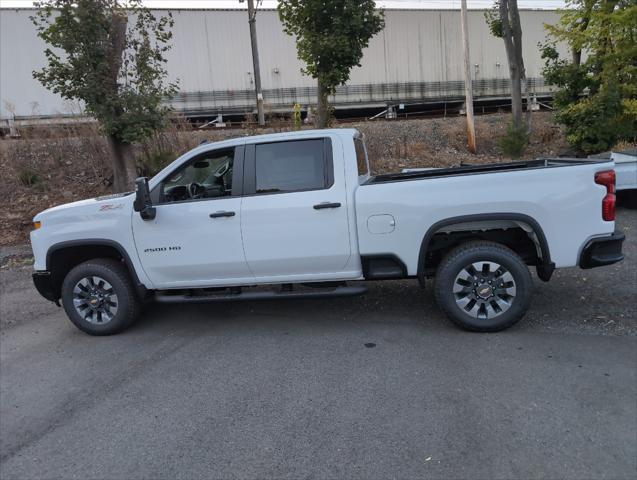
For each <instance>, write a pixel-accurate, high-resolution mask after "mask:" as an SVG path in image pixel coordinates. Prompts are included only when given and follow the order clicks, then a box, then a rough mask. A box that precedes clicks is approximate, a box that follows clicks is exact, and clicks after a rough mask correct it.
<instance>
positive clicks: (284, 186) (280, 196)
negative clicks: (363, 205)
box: [241, 137, 351, 281]
mask: <svg viewBox="0 0 637 480" xmlns="http://www.w3.org/2000/svg"><path fill="white" fill-rule="evenodd" d="M333 141H334V142H336V141H339V142H340V140H338V139H332V138H329V137H325V138H311V139H303V140H298V139H295V140H290V141H280V142H269V143H258V144H251V145H246V163H245V169H244V195H245V196H244V199H243V203H242V207H241V224H242V233H243V244H244V249H245V253H246V260H247V262H248V266H249V267H250V270H251V272H252V273H253V274H254V275H255V277H256V278H257V279H260V280H261V281H265V278H268V279H270V280H271V281H286V280H289V281H295V280H297V281H298V280H301V279H303V278H307V279H308V280H309V279H313V278H311V277H317V276H321V277H324V278H329V275H330V274H335V275H336V274H338V273H339V272H342V271H343V270H344V269H345V267H346V265H347V263H348V260H349V257H350V254H351V246H350V234H349V223H348V213H347V196H346V188H345V174H344V171H343V168H342V161H339V162H335V161H334V159H333V158H332V152H333V151H335V150H336V149H334V148H333V145H332V142H333ZM337 147H339V148H338V149H337V150H336V151H338V152H339V154H340V152H341V151H342V150H341V148H340V145H337ZM335 165H339V166H340V168H336V169H335V168H334V166H335Z"/></svg>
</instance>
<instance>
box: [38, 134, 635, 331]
mask: <svg viewBox="0 0 637 480" xmlns="http://www.w3.org/2000/svg"><path fill="white" fill-rule="evenodd" d="M136 187H137V189H136V192H135V193H134V194H133V193H126V194H121V195H111V196H107V197H100V198H94V199H90V200H83V201H79V202H74V203H70V204H67V205H61V206H58V207H54V208H51V209H49V210H46V211H44V212H42V213H39V214H38V215H36V216H35V218H34V224H35V230H33V231H32V232H31V243H32V245H33V252H34V255H35V273H34V275H33V279H34V282H35V286H36V287H37V289H38V291H39V292H40V293H41V294H42V295H43V296H44V297H45V298H47V299H49V300H51V301H54V302H56V303H58V305H59V300H60V299H61V300H62V304H63V306H64V309H65V310H66V313H67V315H68V316H69V318H70V319H71V321H72V322H73V323H74V324H75V325H76V326H77V327H78V328H80V329H81V330H83V331H85V332H87V333H89V334H93V335H107V334H113V333H116V332H119V331H121V330H123V329H124V328H126V327H127V326H128V325H130V324H131V322H133V320H134V319H135V318H136V316H137V315H138V314H139V312H140V308H141V305H142V304H143V302H144V301H145V300H147V299H154V300H155V301H158V302H209V301H228V300H241V299H260V298H283V297H324V296H331V295H353V294H358V293H362V292H364V291H365V287H364V285H363V284H361V283H356V284H353V285H352V284H350V285H349V286H348V285H347V284H346V282H350V281H359V280H385V279H400V278H417V279H418V280H420V281H421V282H422V283H424V281H425V279H426V278H430V277H435V287H434V288H435V296H436V299H437V302H438V304H439V306H440V308H441V309H442V310H443V311H444V313H445V314H446V315H447V316H448V317H449V318H450V319H451V320H453V321H454V322H456V323H457V324H458V325H460V326H462V327H464V328H466V329H469V330H474V331H497V330H501V329H504V328H506V327H508V326H510V325H512V324H513V323H515V322H516V321H517V320H519V319H520V318H521V317H522V316H523V314H524V312H525V311H526V310H527V308H528V306H529V303H530V301H531V296H532V287H533V280H532V277H531V274H530V272H529V269H528V268H527V265H531V266H535V267H536V270H537V276H538V277H539V278H540V279H541V280H544V281H548V280H549V279H550V277H551V274H552V273H553V270H554V269H555V268H559V267H573V266H580V267H581V268H591V267H596V266H601V265H609V264H612V263H615V262H618V261H620V260H622V258H623V255H622V253H621V246H622V241H623V239H624V236H623V234H621V233H619V232H615V222H614V220H615V194H614V189H615V175H614V171H613V162H612V161H608V160H600V161H591V160H587V161H579V160H576V159H573V160H565V159H539V160H532V161H523V162H514V163H504V164H492V165H475V166H463V167H457V168H445V169H433V170H426V171H417V172H411V173H396V174H387V175H377V176H371V175H370V173H369V162H368V158H367V153H366V150H365V145H364V142H363V137H362V136H361V134H360V133H359V132H358V131H357V130H354V129H333V130H315V131H301V132H294V133H281V134H273V135H262V136H255V137H243V138H236V139H232V140H227V141H223V142H219V143H205V144H202V145H200V146H198V147H197V148H195V149H193V150H192V151H190V152H188V153H186V154H184V155H183V156H181V157H180V158H178V159H177V160H175V161H174V162H173V163H171V164H170V165H169V166H168V167H166V168H165V169H164V170H162V171H161V172H160V173H158V174H157V175H156V176H154V177H153V178H152V179H151V180H147V179H145V178H141V179H138V180H137V182H136ZM266 286H268V287H266Z"/></svg>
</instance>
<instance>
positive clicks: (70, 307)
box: [62, 258, 140, 335]
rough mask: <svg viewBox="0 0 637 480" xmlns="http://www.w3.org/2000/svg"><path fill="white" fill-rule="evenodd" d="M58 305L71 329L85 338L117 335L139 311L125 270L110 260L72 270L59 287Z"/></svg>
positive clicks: (138, 305) (89, 262) (94, 261)
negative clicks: (85, 334)
mask: <svg viewBox="0 0 637 480" xmlns="http://www.w3.org/2000/svg"><path fill="white" fill-rule="evenodd" d="M62 304H63V305H64V310H65V311H66V314H67V315H68V317H69V319H70V320H71V321H72V322H73V323H74V324H75V326H76V327H77V328H79V329H80V330H82V331H83V332H86V333H88V334H89V335H112V334H115V333H119V332H121V331H122V330H124V329H125V328H127V327H128V326H129V325H130V324H131V323H133V321H134V320H135V318H137V315H138V314H139V310H140V302H139V300H138V298H137V295H136V292H135V288H134V286H133V282H132V281H131V279H130V275H129V274H128V271H127V270H126V267H124V265H123V264H122V263H121V262H118V261H117V260H113V259H110V258H98V259H95V260H89V261H87V262H84V263H81V264H79V265H77V266H76V267H74V268H73V269H72V270H71V271H70V272H69V273H68V274H67V275H66V278H65V279H64V282H63V283H62Z"/></svg>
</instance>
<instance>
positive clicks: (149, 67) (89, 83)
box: [31, 0, 176, 192]
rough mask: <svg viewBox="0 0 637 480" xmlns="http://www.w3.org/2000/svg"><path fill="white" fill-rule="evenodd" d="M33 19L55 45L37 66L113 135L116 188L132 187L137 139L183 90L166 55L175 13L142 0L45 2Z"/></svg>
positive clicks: (156, 124) (45, 80)
mask: <svg viewBox="0 0 637 480" xmlns="http://www.w3.org/2000/svg"><path fill="white" fill-rule="evenodd" d="M35 6H36V7H37V11H36V13H35V14H34V15H33V16H32V17H31V21H32V22H33V23H34V24H35V26H36V27H37V30H38V36H39V37H40V38H41V39H42V40H44V41H45V42H46V43H47V44H48V47H47V48H46V50H45V52H44V53H45V55H46V59H47V65H46V66H45V67H44V68H42V70H40V71H36V72H33V76H34V78H36V79H37V80H38V81H39V82H40V83H41V84H42V85H44V86H45V87H46V88H48V89H49V90H51V91H53V92H54V93H57V94H59V95H61V96H62V98H65V99H76V100H80V101H82V103H83V105H84V109H85V111H86V112H87V113H88V114H90V115H92V116H93V117H95V118H96V119H97V120H98V122H99V123H100V126H101V128H102V129H103V131H104V133H105V134H106V136H107V137H108V139H109V144H110V147H111V150H112V159H113V189H114V190H115V191H116V192H118V191H125V190H130V189H131V187H132V185H133V182H134V179H135V177H136V175H137V171H136V167H135V161H134V158H133V156H132V152H131V148H130V147H131V144H133V143H134V142H136V141H140V140H143V139H145V138H147V137H148V136H149V135H151V134H152V133H153V132H154V131H156V130H158V129H160V128H161V127H162V126H163V125H164V123H165V120H166V115H167V113H168V111H169V108H168V107H166V106H165V105H163V104H162V100H163V99H164V98H166V97H170V96H172V95H174V94H175V92H176V85H175V84H173V83H167V82H166V80H165V78H166V74H167V72H166V69H165V66H164V65H165V62H166V59H165V53H166V52H167V51H168V50H169V49H170V45H169V43H168V42H169V41H170V39H171V38H172V34H171V32H170V28H171V27H172V25H173V20H172V17H171V16H168V17H161V18H156V17H155V16H154V15H153V14H152V13H151V12H150V10H148V9H146V8H144V7H143V6H142V3H141V0H124V1H119V0H45V1H40V2H36V3H35Z"/></svg>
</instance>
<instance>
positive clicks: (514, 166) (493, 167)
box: [363, 158, 608, 185]
mask: <svg viewBox="0 0 637 480" xmlns="http://www.w3.org/2000/svg"><path fill="white" fill-rule="evenodd" d="M604 162H608V160H601V159H600V160H598V161H593V162H591V160H590V159H579V158H538V159H536V160H523V161H518V162H508V163H487V164H484V165H463V166H459V167H450V168H432V169H423V170H421V171H411V172H398V173H385V174H382V175H375V176H372V177H370V178H369V179H368V180H367V181H366V182H365V183H364V184H363V185H370V184H376V183H386V182H401V181H406V180H422V179H426V178H439V177H450V176H456V175H473V174H479V173H497V172H507V171H515V170H531V169H539V168H555V167H568V166H574V165H583V164H590V163H604Z"/></svg>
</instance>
